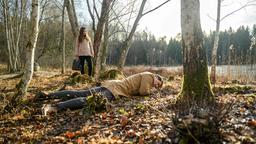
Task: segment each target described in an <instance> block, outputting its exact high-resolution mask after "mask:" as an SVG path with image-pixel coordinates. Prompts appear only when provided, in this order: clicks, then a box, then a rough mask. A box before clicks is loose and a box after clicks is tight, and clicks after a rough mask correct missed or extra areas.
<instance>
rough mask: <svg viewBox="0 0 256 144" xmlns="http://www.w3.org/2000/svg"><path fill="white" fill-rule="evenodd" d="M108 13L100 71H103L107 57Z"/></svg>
mask: <svg viewBox="0 0 256 144" xmlns="http://www.w3.org/2000/svg"><path fill="white" fill-rule="evenodd" d="M108 19H109V13H108V15H107V21H106V23H105V28H104V40H103V44H102V55H101V64H100V66H101V67H100V71H104V70H105V67H106V59H107V49H108V38H109V29H108V26H109V22H108Z"/></svg>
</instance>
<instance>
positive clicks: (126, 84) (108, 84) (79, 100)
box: [42, 72, 163, 115]
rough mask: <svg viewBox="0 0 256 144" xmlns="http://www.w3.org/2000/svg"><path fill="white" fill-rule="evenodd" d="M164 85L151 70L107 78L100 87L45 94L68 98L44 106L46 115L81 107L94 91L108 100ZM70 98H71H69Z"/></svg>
mask: <svg viewBox="0 0 256 144" xmlns="http://www.w3.org/2000/svg"><path fill="white" fill-rule="evenodd" d="M162 85H163V79H162V77H161V76H160V75H157V74H153V73H150V72H142V73H138V74H134V75H131V76H129V77H127V78H125V79H122V80H107V81H105V82H103V83H102V84H101V86H99V87H92V88H90V89H87V90H63V91H58V92H54V93H50V94H47V95H45V97H47V98H51V99H61V100H63V99H64V100H66V101H62V102H59V103H57V104H45V105H44V106H43V107H42V112H43V113H44V115H47V114H48V113H52V112H57V111H62V110H66V109H70V110H75V109H81V108H83V107H84V106H85V105H86V97H87V96H90V95H92V92H96V93H101V94H102V95H103V96H105V97H106V98H107V100H108V101H114V100H116V99H118V98H119V96H125V97H131V96H145V95H149V94H150V93H151V92H152V90H153V89H154V88H155V89H160V88H161V87H162ZM67 99H69V100H67Z"/></svg>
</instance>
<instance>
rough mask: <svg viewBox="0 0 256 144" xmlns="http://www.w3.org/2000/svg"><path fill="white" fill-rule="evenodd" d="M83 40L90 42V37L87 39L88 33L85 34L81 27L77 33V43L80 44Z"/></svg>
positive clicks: (83, 28)
mask: <svg viewBox="0 0 256 144" xmlns="http://www.w3.org/2000/svg"><path fill="white" fill-rule="evenodd" d="M84 32H85V34H84ZM84 39H86V40H87V41H90V37H89V35H88V33H87V32H86V29H85V27H81V28H80V31H79V36H78V41H79V43H81V42H82V41H83V40H84Z"/></svg>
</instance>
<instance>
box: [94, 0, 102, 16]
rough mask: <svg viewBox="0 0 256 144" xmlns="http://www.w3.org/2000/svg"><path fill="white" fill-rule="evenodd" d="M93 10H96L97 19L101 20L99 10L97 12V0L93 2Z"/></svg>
mask: <svg viewBox="0 0 256 144" xmlns="http://www.w3.org/2000/svg"><path fill="white" fill-rule="evenodd" d="M93 9H94V11H95V13H96V16H97V18H98V19H100V16H99V13H98V10H97V8H96V4H95V0H93Z"/></svg>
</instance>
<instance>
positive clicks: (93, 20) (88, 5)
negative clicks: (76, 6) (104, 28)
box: [86, 0, 96, 32]
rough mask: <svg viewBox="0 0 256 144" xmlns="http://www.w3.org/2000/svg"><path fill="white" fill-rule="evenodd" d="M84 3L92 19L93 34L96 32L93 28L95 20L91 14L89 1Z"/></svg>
mask: <svg viewBox="0 0 256 144" xmlns="http://www.w3.org/2000/svg"><path fill="white" fill-rule="evenodd" d="M86 3H87V7H88V12H89V15H90V17H91V19H92V30H93V31H94V32H95V30H96V28H95V18H94V15H93V12H92V10H91V7H90V3H89V0H86Z"/></svg>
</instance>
